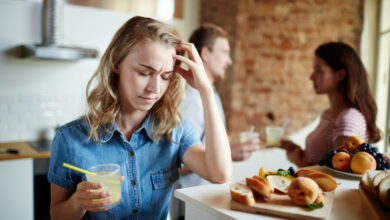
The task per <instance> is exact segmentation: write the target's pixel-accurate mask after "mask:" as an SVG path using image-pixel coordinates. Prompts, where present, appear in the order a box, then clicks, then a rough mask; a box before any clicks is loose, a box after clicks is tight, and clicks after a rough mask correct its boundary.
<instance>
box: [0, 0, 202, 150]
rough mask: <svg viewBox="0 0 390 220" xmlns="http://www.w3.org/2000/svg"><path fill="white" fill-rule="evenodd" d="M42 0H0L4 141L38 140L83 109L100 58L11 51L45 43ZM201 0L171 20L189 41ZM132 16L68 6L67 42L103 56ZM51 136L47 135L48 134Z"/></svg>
mask: <svg viewBox="0 0 390 220" xmlns="http://www.w3.org/2000/svg"><path fill="white" fill-rule="evenodd" d="M42 2H43V0H34V1H33V0H0V142H9V141H24V140H35V139H37V138H38V136H39V135H40V133H41V132H45V131H50V132H49V134H50V135H52V133H53V132H51V131H52V128H53V127H54V126H55V125H58V124H63V123H66V122H68V121H70V120H72V119H75V118H77V117H79V116H80V115H82V114H84V112H85V87H86V83H87V81H88V79H89V78H90V77H91V75H92V74H93V72H94V71H95V69H96V67H97V65H98V61H99V60H98V59H85V60H80V61H76V62H66V61H49V60H37V59H31V58H28V59H22V58H16V57H12V56H9V55H7V51H8V50H9V49H11V48H14V47H16V46H19V45H22V44H37V43H41V42H42V40H41V38H42V37H41V36H42V34H41V24H42V21H41V20H42V17H41V13H42ZM199 7H200V1H199V0H196V1H193V0H191V1H189V0H186V1H184V18H183V19H181V20H168V21H165V22H167V23H170V24H173V25H174V26H175V27H177V28H178V30H179V31H180V33H181V35H182V37H183V39H187V38H188V36H189V35H190V33H191V31H192V30H193V29H194V28H195V27H196V26H198V25H199V21H200V18H199ZM132 16H134V14H127V13H119V12H114V11H109V10H103V9H97V8H90V7H81V6H73V5H68V4H65V7H64V18H63V20H64V30H63V33H64V44H65V45H67V46H79V47H86V48H95V49H97V50H98V51H99V52H100V54H103V53H104V50H105V48H106V47H107V45H108V43H109V42H110V40H111V38H112V36H113V35H114V33H115V31H116V30H117V29H118V28H119V27H120V26H121V25H122V24H123V23H124V22H125V21H127V20H128V19H129V18H130V17H132ZM50 135H49V136H50Z"/></svg>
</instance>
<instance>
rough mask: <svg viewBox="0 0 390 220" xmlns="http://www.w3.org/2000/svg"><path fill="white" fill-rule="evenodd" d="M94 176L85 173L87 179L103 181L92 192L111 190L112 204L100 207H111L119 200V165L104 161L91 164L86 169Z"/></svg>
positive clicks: (96, 181)
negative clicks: (103, 162)
mask: <svg viewBox="0 0 390 220" xmlns="http://www.w3.org/2000/svg"><path fill="white" fill-rule="evenodd" d="M88 171H90V172H93V173H95V174H96V176H91V175H86V177H87V180H88V181H90V182H94V183H103V187H102V188H100V189H97V190H91V191H94V192H101V191H103V190H109V191H111V199H112V204H111V205H107V206H103V207H101V208H111V207H113V206H115V205H116V204H118V203H119V202H120V201H121V194H122V193H121V181H120V166H119V165H118V164H113V163H106V164H100V165H96V166H93V167H91V168H89V169H88Z"/></svg>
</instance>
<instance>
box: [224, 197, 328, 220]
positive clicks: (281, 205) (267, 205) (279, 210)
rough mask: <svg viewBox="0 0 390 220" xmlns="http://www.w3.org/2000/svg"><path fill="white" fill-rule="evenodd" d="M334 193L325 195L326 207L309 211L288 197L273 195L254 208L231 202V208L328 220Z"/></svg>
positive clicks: (259, 202) (298, 217)
mask: <svg viewBox="0 0 390 220" xmlns="http://www.w3.org/2000/svg"><path fill="white" fill-rule="evenodd" d="M333 198H334V192H326V193H324V207H322V208H320V209H316V210H312V211H310V210H308V209H306V208H304V207H301V206H298V205H296V204H294V203H293V202H292V201H291V199H290V198H289V197H288V196H287V195H280V194H279V195H278V194H275V193H273V194H272V195H271V199H269V200H263V201H259V200H258V201H256V203H255V204H254V205H253V206H246V205H243V204H240V203H237V202H235V201H231V208H232V209H234V210H238V211H244V212H251V213H259V214H269V215H276V216H281V217H287V218H293V219H328V218H329V215H330V211H331V209H332V203H333Z"/></svg>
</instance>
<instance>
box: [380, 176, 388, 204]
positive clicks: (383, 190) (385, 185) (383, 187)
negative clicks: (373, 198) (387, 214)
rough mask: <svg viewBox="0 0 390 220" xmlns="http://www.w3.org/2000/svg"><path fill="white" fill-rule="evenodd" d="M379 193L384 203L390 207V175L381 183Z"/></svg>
mask: <svg viewBox="0 0 390 220" xmlns="http://www.w3.org/2000/svg"><path fill="white" fill-rule="evenodd" d="M378 195H379V199H380V200H381V201H382V202H383V204H384V205H386V206H387V207H388V208H390V176H386V177H385V178H383V179H382V181H381V182H380V183H379V188H378Z"/></svg>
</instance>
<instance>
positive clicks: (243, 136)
mask: <svg viewBox="0 0 390 220" xmlns="http://www.w3.org/2000/svg"><path fill="white" fill-rule="evenodd" d="M259 137H260V135H259V133H258V132H255V131H254V126H251V128H250V130H249V131H244V132H240V142H241V143H243V142H247V141H250V140H255V139H259Z"/></svg>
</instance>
